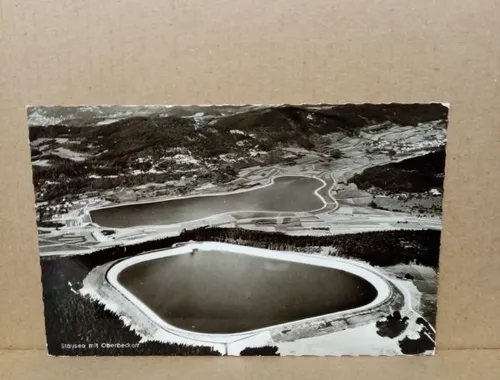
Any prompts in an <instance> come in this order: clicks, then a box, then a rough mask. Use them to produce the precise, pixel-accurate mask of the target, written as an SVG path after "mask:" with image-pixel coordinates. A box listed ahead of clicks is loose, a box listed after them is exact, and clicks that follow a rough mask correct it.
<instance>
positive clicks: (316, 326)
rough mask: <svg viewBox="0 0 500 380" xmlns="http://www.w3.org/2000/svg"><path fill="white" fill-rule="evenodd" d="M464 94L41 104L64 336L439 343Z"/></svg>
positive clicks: (242, 347) (112, 340)
mask: <svg viewBox="0 0 500 380" xmlns="http://www.w3.org/2000/svg"><path fill="white" fill-rule="evenodd" d="M448 111H449V106H448V105H447V104H444V103H421V104H402V103H391V104H340V105H333V104H296V105H290V104H272V105H262V104H248V105H151V106H121V105H80V106H30V107H28V110H27V112H28V124H29V140H30V141H29V143H30V147H31V163H32V167H33V183H34V191H35V194H36V213H37V231H38V241H39V250H40V262H41V268H42V282H43V300H44V305H45V325H46V335H47V348H48V353H49V354H50V355H54V356H78V355H130V356H132V355H183V356H188V355H213V356H240V355H241V356H246V355H270V356H302V355H309V356H310V355H315V356H343V355H355V356H358V355H370V356H379V355H384V356H393V355H432V354H434V353H435V340H436V310H437V286H438V273H439V251H440V237H441V221H442V199H443V181H444V173H445V170H444V169H445V156H446V153H445V148H446V132H447V124H448Z"/></svg>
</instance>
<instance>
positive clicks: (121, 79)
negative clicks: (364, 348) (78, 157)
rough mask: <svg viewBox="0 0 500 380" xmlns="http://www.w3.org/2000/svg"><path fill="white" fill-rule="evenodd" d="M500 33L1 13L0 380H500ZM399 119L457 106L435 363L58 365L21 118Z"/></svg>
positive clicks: (134, 3)
mask: <svg viewBox="0 0 500 380" xmlns="http://www.w3.org/2000/svg"><path fill="white" fill-rule="evenodd" d="M499 15H500V2H498V1H496V0H482V1H480V2H470V1H466V0H461V1H451V0H441V1H439V2H438V1H433V0H419V1H415V0H413V1H408V0H383V1H382V0H358V1H355V2H354V1H349V0H286V1H285V0H275V1H271V2H270V1H266V0H238V1H229V0H210V1H201V0H182V1H180V0H165V1H159V0H158V1H149V2H143V1H139V0H122V1H119V0H107V1H99V0H86V1H71V0H25V1H14V0H0V128H1V129H0V130H1V138H0V178H1V180H0V206H1V208H0V244H1V245H0V247H1V260H0V290H1V294H2V296H1V300H2V312H1V313H0V377H2V378H3V377H5V378H19V379H21V378H22V379H31V378H33V379H37V378H40V379H45V378H57V377H63V376H64V377H65V378H68V377H69V376H71V379H84V378H85V379H86V378H92V377H101V376H102V377H104V376H110V377H111V376H113V377H121V378H125V377H130V378H132V377H137V376H142V377H144V376H148V375H150V374H151V375H162V376H163V377H165V376H167V375H168V377H172V378H181V377H183V376H184V377H186V378H191V377H194V376H200V377H201V376H202V377H203V378H205V379H212V378H213V379H215V378H220V377H221V376H229V375H231V376H232V377H234V378H256V379H258V378H263V377H267V378H278V376H280V375H281V376H283V377H285V378H297V379H299V378H312V377H320V376H337V377H345V378H347V377H352V378H355V377H356V376H360V377H361V376H362V375H365V376H370V377H371V378H373V379H379V378H380V379H400V378H402V377H403V376H404V378H407V379H422V378H426V379H427V378H429V379H430V378H440V379H462V378H463V379H467V378H472V377H473V376H474V377H477V378H482V379H487V378H491V379H493V378H497V376H498V373H499V372H500V365H499V359H500V353H499V351H497V350H498V349H500V318H499V317H498V316H499V314H500V276H499V273H500V255H499V252H498V250H499V247H500V244H499V243H500V228H499V226H500V223H499V222H500V201H499V200H500V199H499V189H500V176H499V172H500V153H499V150H498V148H499V147H500V104H499V99H500V23H499V22H498V17H499ZM391 101H395V102H420V101H421V102H428V101H442V102H450V103H451V112H450V124H449V130H448V161H447V173H446V181H445V188H446V190H445V200H444V231H443V247H442V253H441V273H440V290H439V304H438V333H437V339H438V352H437V356H436V357H434V358H347V359H337V358H297V359H294V358H277V359H276V358H267V359H262V358H245V359H243V358H219V359H213V358H190V359H182V358H98V359H94V358H85V359H82V358H80V359H77V358H73V359H66V358H60V359H57V358H48V357H47V356H46V354H45V337H44V325H43V315H42V300H41V287H40V269H39V260H38V251H37V245H36V231H35V227H34V226H35V215H34V209H33V202H34V195H33V188H32V183H31V166H30V158H29V148H28V133H27V124H26V115H25V106H26V105H27V104H35V105H44V104H161V103H164V104H174V103H177V104H186V103H187V104H196V103H203V104H207V103H284V102H285V103H286V102H288V103H303V102H308V103H320V102H328V103H346V102H355V103H359V102H391ZM226 359H227V360H226ZM281 376H280V377H281Z"/></svg>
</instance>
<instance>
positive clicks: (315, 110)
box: [27, 103, 447, 127]
mask: <svg viewBox="0 0 500 380" xmlns="http://www.w3.org/2000/svg"><path fill="white" fill-rule="evenodd" d="M272 109H278V110H285V112H286V110H287V109H288V110H289V111H291V110H292V109H294V110H295V112H298V110H301V111H302V112H305V113H312V114H316V115H323V116H324V117H329V118H337V119H338V120H339V121H344V122H348V123H350V124H353V123H354V124H363V123H366V122H372V123H377V122H383V121H392V122H394V123H396V124H410V125H412V124H415V123H418V122H422V121H429V120H437V119H444V118H446V114H447V108H446V107H445V106H443V105H441V104H437V103H434V104H385V105H380V104H344V105H327V104H323V105H307V104H304V105H296V106H293V105H281V106H280V105H274V106H273V105H271V106H269V105H209V106H203V105H187V106H161V105H157V106H47V107H45V106H44V107H35V106H33V107H29V108H28V110H27V113H28V124H29V126H30V127H36V126H44V127H45V126H53V125H66V126H73V127H83V126H103V125H106V124H110V123H113V122H116V121H119V120H123V119H127V118H130V117H169V116H176V117H186V118H207V119H212V118H218V117H224V116H234V115H238V114H240V115H241V114H246V113H248V112H250V113H255V112H257V113H258V112H267V111H269V110H272Z"/></svg>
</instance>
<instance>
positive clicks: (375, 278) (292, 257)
mask: <svg viewBox="0 0 500 380" xmlns="http://www.w3.org/2000/svg"><path fill="white" fill-rule="evenodd" d="M203 248H205V249H203ZM193 249H199V250H211V251H213V250H217V249H218V250H225V251H229V252H232V253H241V254H247V255H253V256H259V257H266V258H274V259H276V258H277V257H276V256H280V258H278V260H279V259H281V260H287V261H292V262H300V263H304V264H310V265H317V266H322V267H329V268H334V269H339V270H343V271H345V272H348V273H351V274H353V275H356V276H358V277H361V278H362V279H364V280H365V281H367V282H368V283H370V284H371V285H372V286H373V287H374V288H375V290H376V291H377V296H376V297H375V299H374V300H373V301H371V302H370V303H368V304H366V305H363V306H360V307H357V308H353V309H348V310H346V311H340V312H335V313H329V314H324V315H318V316H314V317H310V318H305V319H299V320H296V321H291V322H286V323H283V324H279V325H272V326H268V327H264V328H259V329H255V330H250V331H245V332H241V333H227V334H210V333H200V332H193V331H189V330H185V329H181V328H178V327H175V326H173V325H171V324H169V323H168V322H166V321H165V320H164V319H163V318H161V317H159V316H158V314H156V313H155V312H154V311H152V310H151V309H150V308H149V307H148V306H147V305H145V304H144V303H143V302H142V301H141V300H140V299H138V298H137V297H136V296H135V295H133V294H132V293H131V292H130V291H128V290H127V289H126V288H125V287H124V286H123V285H121V284H120V283H119V281H118V275H119V273H120V272H121V271H122V270H123V269H125V268H127V267H129V266H131V265H133V264H137V263H140V262H143V261H148V260H151V259H157V258H162V257H168V256H174V255H180V254H188V253H190V252H191V251H192V250H193ZM245 250H246V251H247V252H244V251H245ZM249 250H251V251H254V252H252V253H249V252H248V251H249ZM238 251H239V252H238ZM304 261H305V262H304ZM105 276H106V279H107V281H108V282H109V283H110V284H111V285H112V286H113V287H114V288H116V289H117V290H118V291H119V292H120V293H122V295H123V296H125V297H126V298H127V299H128V300H129V301H130V302H131V303H132V304H134V305H135V306H136V307H138V308H139V309H140V310H141V311H142V312H143V313H144V314H145V315H146V316H147V317H148V318H150V319H151V320H152V321H153V322H155V323H156V324H157V325H158V326H160V327H162V328H163V329H165V330H167V331H175V332H177V333H179V334H183V335H186V336H191V337H193V339H201V338H203V337H204V338H205V339H208V341H214V340H213V339H214V338H217V337H219V338H220V341H226V340H227V338H238V337H242V338H243V337H246V336H249V335H254V334H257V333H260V332H264V331H268V330H269V329H271V328H273V329H274V328H280V327H285V326H290V325H291V324H295V323H302V322H307V321H313V320H316V319H319V318H324V317H326V316H332V317H333V316H335V315H336V314H338V315H341V314H344V313H347V312H348V313H356V312H361V311H364V310H368V309H372V308H374V307H375V306H377V305H379V304H381V303H383V302H384V301H386V300H387V299H389V297H390V296H391V295H392V289H391V287H390V286H389V280H388V279H387V277H385V276H384V275H382V274H378V273H375V272H374V271H373V270H372V269H369V268H367V267H365V266H361V265H357V264H356V263H354V262H352V261H347V260H346V259H339V258H332V257H327V258H325V257H321V256H317V257H314V256H311V255H306V254H298V253H295V252H280V251H271V250H266V249H262V248H254V247H245V246H237V245H233V244H228V243H213V242H203V243H193V244H186V245H183V246H180V247H176V248H171V249H167V250H165V249H161V250H157V251H151V252H148V253H144V254H141V255H138V256H134V257H129V258H125V259H123V260H120V261H118V262H116V263H115V264H113V265H112V266H111V267H110V268H109V269H108V270H107V271H106V275H105ZM216 340H217V339H216Z"/></svg>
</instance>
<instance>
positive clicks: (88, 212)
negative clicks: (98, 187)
mask: <svg viewBox="0 0 500 380" xmlns="http://www.w3.org/2000/svg"><path fill="white" fill-rule="evenodd" d="M287 177H291V178H310V179H314V180H316V181H318V182H320V184H321V186H319V187H318V188H316V189H315V190H314V191H313V192H312V194H314V195H315V196H316V197H318V198H319V200H321V202H322V203H323V206H322V207H320V208H318V209H314V210H309V211H307V212H316V211H320V210H322V209H324V208H325V207H326V206H327V204H328V203H327V201H326V200H325V199H324V198H323V196H322V195H321V194H319V191H320V190H322V189H323V188H324V187H325V186H327V185H328V184H327V183H326V181H325V180H323V179H321V178H319V177H315V176H308V175H301V174H294V175H292V174H284V175H279V176H275V177H272V178H271V179H270V181H269V183H266V184H264V185H261V186H256V187H252V188H249V189H240V190H235V191H227V192H221V193H213V194H195V195H186V196H182V197H174V198H168V199H159V200H158V199H157V200H149V201H135V202H124V203H121V204H116V205H108V206H98V207H87V208H85V209H84V213H85V214H86V215H87V216H88V218H89V219H90V222H91V223H95V222H94V221H93V219H92V213H95V212H99V211H102V210H106V209H117V208H120V207H127V206H140V205H147V204H154V203H167V202H171V201H178V200H183V199H192V198H205V197H207V198H208V197H219V196H226V195H236V194H241V193H246V192H251V191H255V190H260V189H263V188H266V187H270V186H272V185H274V183H275V180H276V179H280V178H287ZM241 212H267V213H281V212H285V211H268V210H234V211H229V212H223V213H220V214H213V215H210V216H207V217H204V218H201V219H193V220H189V221H186V222H181V223H187V222H196V221H199V220H203V219H207V218H211V217H216V216H220V215H225V214H231V213H241ZM286 212H302V211H286ZM95 224H97V225H100V226H102V227H109V226H105V225H101V224H99V223H95ZM175 224H177V223H170V224H166V225H175ZM144 226H149V227H150V226H151V225H148V224H146V225H144ZM134 227H140V226H134ZM109 228H112V227H109ZM113 228H116V227H113Z"/></svg>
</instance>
